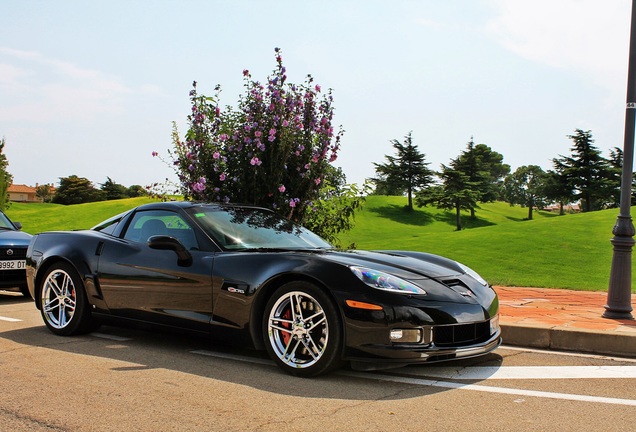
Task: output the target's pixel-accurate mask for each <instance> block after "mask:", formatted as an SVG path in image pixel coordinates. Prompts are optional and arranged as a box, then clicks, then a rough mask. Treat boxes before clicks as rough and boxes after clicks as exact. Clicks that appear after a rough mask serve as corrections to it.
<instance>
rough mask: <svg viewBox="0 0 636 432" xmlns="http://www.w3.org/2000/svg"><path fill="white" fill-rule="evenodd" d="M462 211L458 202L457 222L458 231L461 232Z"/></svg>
mask: <svg viewBox="0 0 636 432" xmlns="http://www.w3.org/2000/svg"><path fill="white" fill-rule="evenodd" d="M461 212H462V209H461V206H460V205H459V201H457V202H456V203H455V218H456V220H455V222H456V224H457V231H461V230H462V213H461Z"/></svg>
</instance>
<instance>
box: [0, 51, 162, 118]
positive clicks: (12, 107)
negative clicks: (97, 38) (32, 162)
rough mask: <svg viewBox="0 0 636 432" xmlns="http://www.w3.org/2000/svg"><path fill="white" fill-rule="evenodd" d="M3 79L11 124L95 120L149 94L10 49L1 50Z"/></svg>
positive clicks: (0, 90)
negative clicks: (135, 96)
mask: <svg viewBox="0 0 636 432" xmlns="http://www.w3.org/2000/svg"><path fill="white" fill-rule="evenodd" d="M0 76H1V77H2V78H0V98H1V99H2V100H3V104H2V106H1V107H0V117H2V118H4V119H5V120H7V121H8V120H14V121H27V120H32V119H34V118H38V119H39V120H40V121H44V122H53V121H71V122H76V121H77V120H80V119H81V120H94V119H96V118H97V117H98V116H100V115H103V114H108V113H119V112H123V110H124V109H123V102H122V101H123V97H125V96H127V95H130V94H133V93H135V92H145V91H147V89H145V88H142V89H140V90H133V89H131V88H129V87H127V86H126V85H124V84H123V83H122V82H121V80H120V79H119V78H118V77H113V76H109V75H107V74H104V73H102V72H100V71H97V70H92V69H88V68H82V67H80V66H77V65H75V64H73V63H69V62H65V61H62V60H58V59H54V58H49V57H46V56H44V55H42V54H40V53H38V52H34V51H20V50H15V49H11V48H6V47H0ZM153 92H154V93H157V91H156V89H155V90H153Z"/></svg>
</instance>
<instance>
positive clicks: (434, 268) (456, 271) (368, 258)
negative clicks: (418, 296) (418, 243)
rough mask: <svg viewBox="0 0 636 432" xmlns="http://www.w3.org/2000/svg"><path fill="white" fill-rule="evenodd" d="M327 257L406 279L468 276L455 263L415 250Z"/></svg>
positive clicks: (334, 253) (333, 253)
mask: <svg viewBox="0 0 636 432" xmlns="http://www.w3.org/2000/svg"><path fill="white" fill-rule="evenodd" d="M325 258H328V259H332V260H334V261H337V262H339V263H341V264H345V265H351V266H361V267H371V268H373V269H376V270H382V271H386V272H389V273H392V274H394V275H395V276H399V277H402V278H405V279H421V278H431V279H440V278H448V277H452V276H458V275H462V274H464V271H463V270H462V269H461V267H460V266H459V265H458V264H457V263H456V262H455V261H453V260H450V259H447V258H444V257H441V256H439V255H433V254H428V253H424V252H411V251H357V250H356V251H328V252H327V253H326V254H325Z"/></svg>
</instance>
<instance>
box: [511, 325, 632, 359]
mask: <svg viewBox="0 0 636 432" xmlns="http://www.w3.org/2000/svg"><path fill="white" fill-rule="evenodd" d="M501 334H502V338H503V343H504V344H505V345H513V346H522V347H528V348H540V349H551V350H562V351H575V352H580V353H588V354H599V355H612V356H618V357H636V333H634V334H620V333H617V332H600V331H588V330H580V329H576V330H574V329H572V328H568V327H546V326H528V325H523V326H521V325H515V324H501Z"/></svg>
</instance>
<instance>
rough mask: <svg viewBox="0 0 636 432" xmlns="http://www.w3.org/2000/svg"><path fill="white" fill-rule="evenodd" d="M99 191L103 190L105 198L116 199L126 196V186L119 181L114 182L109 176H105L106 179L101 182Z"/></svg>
mask: <svg viewBox="0 0 636 432" xmlns="http://www.w3.org/2000/svg"><path fill="white" fill-rule="evenodd" d="M100 189H101V191H102V192H104V197H105V199H106V200H116V199H122V198H128V197H129V196H130V195H128V189H127V188H126V186H124V185H121V184H119V183H115V182H114V181H112V180H111V178H110V177H106V181H105V182H104V183H102V186H101V188H100Z"/></svg>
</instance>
